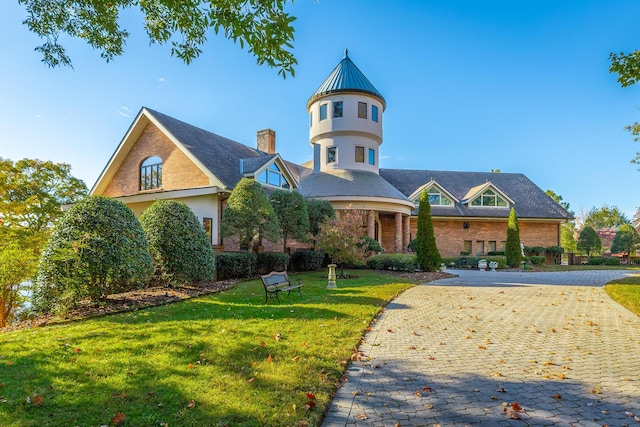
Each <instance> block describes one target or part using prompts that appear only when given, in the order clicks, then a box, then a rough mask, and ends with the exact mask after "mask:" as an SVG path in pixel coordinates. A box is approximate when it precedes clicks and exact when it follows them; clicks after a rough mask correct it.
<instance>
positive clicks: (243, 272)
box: [215, 252, 258, 280]
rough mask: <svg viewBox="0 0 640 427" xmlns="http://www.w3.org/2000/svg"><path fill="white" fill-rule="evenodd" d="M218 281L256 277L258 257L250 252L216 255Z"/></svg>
mask: <svg viewBox="0 0 640 427" xmlns="http://www.w3.org/2000/svg"><path fill="white" fill-rule="evenodd" d="M215 260H216V271H217V273H218V280H223V279H238V278H244V277H254V276H255V275H256V268H257V265H258V256H257V255H256V254H254V253H249V252H222V253H219V254H216V256H215Z"/></svg>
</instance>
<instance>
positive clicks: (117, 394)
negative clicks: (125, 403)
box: [111, 393, 129, 399]
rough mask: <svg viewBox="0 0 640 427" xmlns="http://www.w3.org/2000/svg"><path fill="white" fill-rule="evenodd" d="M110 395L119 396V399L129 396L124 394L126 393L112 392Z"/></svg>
mask: <svg viewBox="0 0 640 427" xmlns="http://www.w3.org/2000/svg"><path fill="white" fill-rule="evenodd" d="M111 397H119V398H121V399H125V398H127V397H129V395H128V394H126V393H113V394H112V395H111Z"/></svg>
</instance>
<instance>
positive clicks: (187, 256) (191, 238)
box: [140, 200, 215, 285]
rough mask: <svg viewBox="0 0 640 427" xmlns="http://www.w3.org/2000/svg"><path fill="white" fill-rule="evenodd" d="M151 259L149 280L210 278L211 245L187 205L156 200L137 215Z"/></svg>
mask: <svg viewBox="0 0 640 427" xmlns="http://www.w3.org/2000/svg"><path fill="white" fill-rule="evenodd" d="M140 224H141V225H142V229H143V230H144V232H145V234H146V235H147V241H148V242H149V252H150V253H151V258H152V259H153V267H154V273H153V278H154V280H155V281H158V282H160V283H161V284H164V285H167V284H169V283H174V284H187V283H192V282H206V281H210V280H212V279H213V278H214V268H215V263H214V260H213V250H212V249H211V242H210V241H209V238H208V237H207V233H206V232H205V231H204V228H203V227H202V224H200V221H198V218H197V217H196V216H195V215H194V213H193V212H192V211H191V209H189V207H188V206H187V205H185V204H184V203H182V202H178V201H175V200H156V201H155V202H154V203H153V204H152V205H151V206H149V207H148V208H147V209H146V210H145V211H144V212H143V213H142V215H141V216H140Z"/></svg>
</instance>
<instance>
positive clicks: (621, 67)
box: [609, 50, 640, 170]
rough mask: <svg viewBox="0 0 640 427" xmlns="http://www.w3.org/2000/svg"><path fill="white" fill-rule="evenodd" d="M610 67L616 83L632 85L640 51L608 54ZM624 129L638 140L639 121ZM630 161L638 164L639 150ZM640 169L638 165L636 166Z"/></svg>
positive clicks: (637, 75) (639, 74) (637, 73)
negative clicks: (616, 79)
mask: <svg viewBox="0 0 640 427" xmlns="http://www.w3.org/2000/svg"><path fill="white" fill-rule="evenodd" d="M609 59H610V60H611V67H610V68H609V72H611V73H616V74H618V83H620V86H622V87H628V86H632V85H634V84H636V83H638V82H639V81H640V51H638V50H634V51H633V52H631V53H612V54H610V55H609ZM625 129H626V130H627V131H629V132H630V133H631V135H633V137H634V138H633V140H634V141H640V123H638V122H635V123H633V124H631V125H629V126H626V127H625ZM631 163H634V164H637V165H640V151H639V152H637V153H636V157H635V158H634V159H632V160H631ZM638 170H640V167H639V168H638Z"/></svg>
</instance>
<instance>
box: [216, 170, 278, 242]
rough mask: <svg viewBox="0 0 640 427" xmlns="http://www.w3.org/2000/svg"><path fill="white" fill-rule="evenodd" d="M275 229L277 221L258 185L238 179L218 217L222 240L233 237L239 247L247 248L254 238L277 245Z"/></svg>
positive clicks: (248, 180) (251, 181) (244, 179)
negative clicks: (220, 215) (235, 238)
mask: <svg viewBox="0 0 640 427" xmlns="http://www.w3.org/2000/svg"><path fill="white" fill-rule="evenodd" d="M278 229H279V225H278V217H277V216H276V214H275V212H274V210H273V206H272V205H271V203H270V202H269V198H268V197H267V194H266V193H265V192H264V190H263V189H262V186H261V185H260V183H259V182H258V181H255V180H253V179H249V178H242V179H241V180H240V181H239V182H238V184H236V187H235V188H234V189H233V191H232V192H231V195H230V196H229V199H228V200H227V207H226V208H225V209H224V212H223V214H222V224H221V225H220V233H221V234H222V237H230V236H236V237H238V240H239V241H240V245H241V246H248V245H249V244H250V243H251V240H252V239H253V238H254V237H257V238H258V239H262V238H265V239H267V240H268V241H270V242H277V241H278V239H279V238H280V233H279V231H278Z"/></svg>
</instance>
